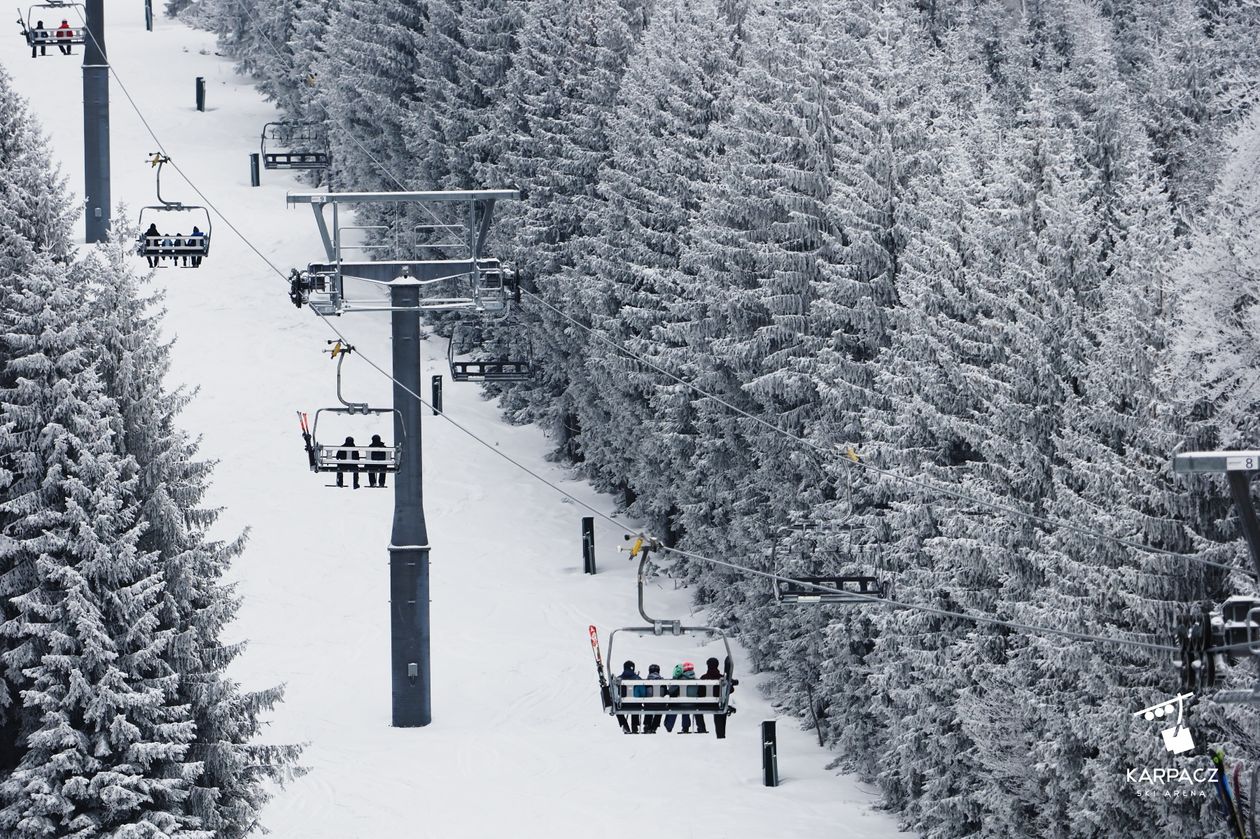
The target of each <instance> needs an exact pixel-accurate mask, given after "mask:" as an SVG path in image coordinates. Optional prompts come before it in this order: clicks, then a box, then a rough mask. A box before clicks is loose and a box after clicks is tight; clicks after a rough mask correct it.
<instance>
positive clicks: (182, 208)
mask: <svg viewBox="0 0 1260 839" xmlns="http://www.w3.org/2000/svg"><path fill="white" fill-rule="evenodd" d="M169 162H170V158H169V157H166V156H165V155H163V154H159V153H154V155H153V156H152V157H151V158H150V160H149V163H150V165H152V166H156V167H157V199H158V202H159V203H157V204H152V205H150V206H147V207H143V208H141V210H140V220H139V225H140V235H139V236H138V237H136V253H138V254H139V255H140V256H144V257H168V256H169V257H178V256H185V257H194V260H193V264H194V266H197V265H200V262H201V258H202V257H206V256H209V255H210V231H211V223H210V211H209V210H207V209H206V208H205V207H202V206H200V205H197V204H181V203H180V202H178V201H167V200H166V199H164V198H163V197H162V166H163V165H164V164H166V163H169ZM168 213H179V214H183V215H184V216H188V215H192V216H194V217H195V218H196V219H197V221H200V223H201V224H204V225H205V227H204V229H200V230H201V232H200V235H194V234H193V233H192V231H193V229H195V228H198V225H197V224H196V223H191V219H190V223H189V224H188V225H187V226H186V227H185V226H184V225H176V224H172V223H170V221H169V218H170V216H167V215H164V214H168ZM158 220H161V221H162V222H163V223H162V225H161V226H158ZM146 223H148V224H146ZM149 225H151V226H153V227H154V228H155V229H156V230H157V235H152V234H148V235H146V234H147V230H148V227H149ZM172 227H174V228H176V229H175V231H174V232H172V230H171V228H172ZM180 228H183V229H180ZM198 229H199V228H198Z"/></svg>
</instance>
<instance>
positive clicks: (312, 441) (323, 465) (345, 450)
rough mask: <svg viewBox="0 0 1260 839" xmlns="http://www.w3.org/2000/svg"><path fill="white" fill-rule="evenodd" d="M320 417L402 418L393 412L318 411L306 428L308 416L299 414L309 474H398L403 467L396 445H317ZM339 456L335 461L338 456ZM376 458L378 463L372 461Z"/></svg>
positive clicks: (400, 446) (379, 409)
mask: <svg viewBox="0 0 1260 839" xmlns="http://www.w3.org/2000/svg"><path fill="white" fill-rule="evenodd" d="M321 414H344V415H347V416H363V415H367V414H394V415H395V416H397V417H398V418H399V421H400V422H401V419H402V414H401V413H400V412H399V411H398V410H397V409H395V408H371V407H367V406H364V407H362V408H357V407H356V408H320V409H319V410H317V411H316V412H315V421H314V422H313V423H310V424H309V426H308V424H307V415H306V414H304V413H302V412H301V411H299V412H298V416H299V418H300V423H301V426H302V437H303V439H304V440H305V441H306V453H307V458H308V460H309V462H310V467H311V471H312V472H348V471H352V470H357V471H360V472H366V471H367V470H368V469H379V470H380V471H381V472H391V473H392V472H397V471H398V467H399V465H400V464H401V463H402V443H401V442H396V443H395V444H394V445H392V446H386V447H385V448H380V447H373V446H357V445H356V446H343V445H341V444H326V443H322V442H320V438H319V418H320V415H321ZM338 454H340V455H342V457H341V458H338V457H337V455H338ZM373 455H376V458H377V459H372V457H373Z"/></svg>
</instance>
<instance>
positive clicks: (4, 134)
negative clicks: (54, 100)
mask: <svg viewBox="0 0 1260 839" xmlns="http://www.w3.org/2000/svg"><path fill="white" fill-rule="evenodd" d="M0 173H3V178H0V207H3V212H4V221H5V222H6V223H7V224H8V225H9V226H10V227H11V228H12V229H13V231H14V232H15V233H16V234H17V235H19V236H22V237H23V238H25V239H26V240H27V241H28V242H30V244H31V247H32V248H34V250H35V251H36V252H40V253H47V254H49V255H50V256H52V257H53V259H54V260H61V259H64V258H65V257H66V254H67V252H68V250H69V241H70V227H71V224H72V223H73V220H74V216H75V212H76V211H75V209H74V208H73V207H72V206H71V205H70V202H69V200H68V199H67V197H66V192H65V177H64V176H63V175H62V174H61V168H60V167H59V166H58V165H57V164H56V163H55V162H54V161H53V159H52V158H51V157H50V156H49V154H48V147H47V144H46V143H45V141H44V138H43V136H42V134H41V132H40V130H39V127H38V126H37V125H36V123H35V121H34V120H33V119H31V116H30V113H29V111H28V109H27V105H26V102H25V100H23V99H22V97H21V96H20V95H19V94H18V93H17V91H16V90H15V89H14V87H13V85H12V83H11V82H10V80H9V75H8V73H7V72H5V71H4V70H2V69H0Z"/></svg>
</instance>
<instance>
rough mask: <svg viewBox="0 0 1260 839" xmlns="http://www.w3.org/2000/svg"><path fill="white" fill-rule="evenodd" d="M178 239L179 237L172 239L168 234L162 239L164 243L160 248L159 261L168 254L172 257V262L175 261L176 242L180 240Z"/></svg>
mask: <svg viewBox="0 0 1260 839" xmlns="http://www.w3.org/2000/svg"><path fill="white" fill-rule="evenodd" d="M178 241H179V240H178V239H175V240H172V239H171V237H170V236H167V237H166V238H165V239H163V240H162V243H161V244H162V247H161V249H160V250H159V254H160V256H159V261H161V260H162V259H165V258H166V257H168V256H169V257H170V258H171V260H172V262H173V261H174V259H175V242H178Z"/></svg>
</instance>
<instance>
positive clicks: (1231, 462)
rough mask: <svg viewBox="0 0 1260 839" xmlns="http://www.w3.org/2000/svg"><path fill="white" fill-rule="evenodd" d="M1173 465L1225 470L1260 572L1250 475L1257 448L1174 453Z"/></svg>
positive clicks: (1259, 456)
mask: <svg viewBox="0 0 1260 839" xmlns="http://www.w3.org/2000/svg"><path fill="white" fill-rule="evenodd" d="M1172 467H1173V471H1174V472H1180V473H1187V472H1204V473H1209V474H1216V475H1219V474H1221V473H1222V472H1223V473H1225V477H1226V480H1228V481H1229V492H1230V495H1231V496H1233V499H1234V509H1235V510H1236V511H1237V512H1238V523H1239V525H1240V526H1241V527H1242V532H1243V537H1244V538H1245V539H1246V541H1247V548H1248V549H1249V551H1250V552H1251V561H1252V563H1253V564H1254V565H1255V566H1256V572H1257V574H1260V519H1257V517H1256V508H1255V505H1253V504H1252V503H1251V478H1252V476H1253V475H1254V474H1255V473H1256V472H1260V451H1218V452H1186V453H1184V454H1178V455H1174V456H1173V463H1172Z"/></svg>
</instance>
